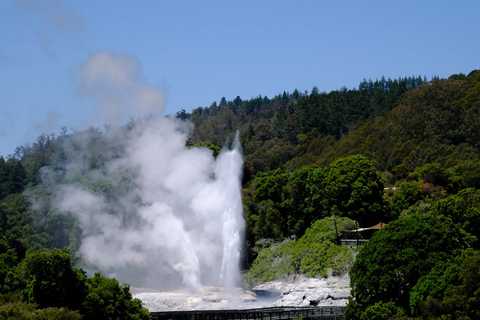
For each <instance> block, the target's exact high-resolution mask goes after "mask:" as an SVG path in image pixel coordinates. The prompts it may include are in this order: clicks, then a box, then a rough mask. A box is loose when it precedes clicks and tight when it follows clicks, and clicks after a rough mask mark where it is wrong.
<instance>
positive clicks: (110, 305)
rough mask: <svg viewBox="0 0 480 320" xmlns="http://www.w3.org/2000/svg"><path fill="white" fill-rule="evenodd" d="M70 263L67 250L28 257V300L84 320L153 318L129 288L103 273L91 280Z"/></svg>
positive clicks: (34, 254) (26, 262)
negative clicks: (134, 297) (74, 312)
mask: <svg viewBox="0 0 480 320" xmlns="http://www.w3.org/2000/svg"><path fill="white" fill-rule="evenodd" d="M70 264H71V261H70V255H69V254H68V252H67V251H65V250H52V251H48V252H35V253H31V254H29V255H27V257H26V258H25V271H24V272H25V277H27V285H26V289H25V292H24V297H25V300H27V301H28V302H29V303H35V304H36V305H38V306H39V307H40V308H67V309H69V310H78V311H79V312H80V313H81V314H82V316H83V319H150V314H149V312H148V310H147V309H145V308H143V307H142V303H141V301H140V300H138V299H132V294H131V293H130V287H129V286H128V285H126V284H124V285H120V284H119V283H118V281H117V280H115V279H109V278H106V277H104V276H102V275H101V274H99V273H96V274H95V276H94V277H93V278H88V279H87V277H86V275H85V272H84V271H83V270H81V269H76V268H72V267H71V265H70ZM52 310H53V311H55V310H57V309H52ZM58 310H61V309H58ZM53 311H52V312H53ZM39 312H40V311H39ZM41 312H47V313H48V312H50V311H48V309H45V311H41ZM55 312H60V311H55ZM67 314H69V313H68V312H67Z"/></svg>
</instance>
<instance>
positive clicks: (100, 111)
mask: <svg viewBox="0 0 480 320" xmlns="http://www.w3.org/2000/svg"><path fill="white" fill-rule="evenodd" d="M80 70H81V77H80V78H81V81H80V85H79V88H78V94H79V95H80V96H82V97H86V98H88V99H93V100H94V101H96V105H97V112H96V114H95V115H94V116H93V118H95V119H97V120H100V121H101V120H110V121H109V122H108V123H111V124H109V125H106V126H105V128H104V130H100V129H99V128H95V127H90V128H88V129H86V130H81V131H75V132H73V133H72V134H68V135H66V134H65V135H63V136H60V137H59V138H58V139H57V146H56V149H55V154H54V155H53V156H52V158H53V162H52V163H51V164H50V166H47V167H43V168H42V169H41V171H40V174H41V180H42V183H41V184H40V185H39V186H37V187H36V188H35V190H34V191H32V192H30V199H31V202H32V204H33V207H34V208H37V209H40V208H41V209H42V210H45V211H52V210H53V211H57V212H59V213H62V214H66V215H70V216H73V217H75V218H76V219H77V220H78V226H77V227H78V232H77V237H76V239H75V241H73V242H74V244H73V245H72V249H73V251H74V252H73V253H74V254H75V256H76V258H77V259H78V260H79V263H80V264H81V266H82V267H83V268H84V269H85V270H87V271H89V272H96V271H100V272H102V273H103V274H106V275H109V274H112V275H114V276H115V277H116V278H117V279H118V280H119V281H120V282H125V283H129V284H131V285H134V286H144V287H149V288H156V289H162V290H169V289H178V288H181V287H183V288H188V289H189V290H193V291H200V290H202V287H203V286H204V285H225V286H227V287H234V286H236V285H237V284H238V283H239V280H240V276H239V258H240V257H239V248H240V244H241V242H242V237H243V229H244V222H243V215H242V203H241V193H240V188H241V172H242V165H243V157H242V151H241V146H240V143H239V140H238V137H237V138H236V139H235V140H234V141H233V143H232V144H231V148H229V145H228V144H226V145H225V147H224V148H223V149H222V151H221V152H220V154H219V155H218V156H217V157H216V158H215V157H214V156H213V153H212V151H210V150H209V149H208V148H196V147H193V148H190V147H187V146H186V142H187V139H188V135H189V133H190V132H191V130H192V125H191V124H189V123H186V122H184V121H180V120H178V119H176V118H175V117H164V116H163V115H162V113H163V110H164V108H163V107H164V106H163V104H164V97H163V94H162V92H161V91H160V90H159V89H158V88H157V87H155V86H152V85H149V84H147V83H146V82H145V81H144V77H143V75H142V72H141V65H140V63H139V61H138V59H136V58H134V57H131V56H128V55H119V54H115V53H113V52H110V51H101V52H97V53H94V54H92V55H91V56H90V57H88V59H86V61H85V62H84V63H83V65H82V67H81V69H80ZM127 115H128V116H137V118H131V120H130V121H129V122H128V123H127V124H126V125H121V124H120V123H121V122H122V120H124V119H125V118H127ZM45 195H48V196H45Z"/></svg>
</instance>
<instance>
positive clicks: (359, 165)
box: [307, 155, 387, 226]
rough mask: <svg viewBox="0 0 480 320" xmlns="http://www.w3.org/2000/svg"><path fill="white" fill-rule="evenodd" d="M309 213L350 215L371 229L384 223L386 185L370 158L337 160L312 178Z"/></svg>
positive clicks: (308, 182)
mask: <svg viewBox="0 0 480 320" xmlns="http://www.w3.org/2000/svg"><path fill="white" fill-rule="evenodd" d="M307 189H308V191H309V196H310V198H309V201H308V203H309V208H308V210H309V212H310V214H311V215H312V216H313V217H317V219H318V218H321V217H325V216H329V215H330V214H338V215H341V216H347V217H349V218H351V219H355V220H357V221H360V224H361V226H370V225H373V224H376V223H378V222H379V221H381V220H382V219H383V218H384V216H385V213H386V210H387V201H386V198H385V196H384V193H383V183H382V182H381V178H380V175H379V174H378V172H377V171H376V169H375V167H374V166H373V165H372V164H371V162H370V161H368V159H366V158H365V157H362V156H360V155H358V156H350V157H346V158H343V159H340V160H337V161H335V162H334V163H332V164H331V165H329V166H327V167H326V168H325V169H317V170H315V171H313V172H311V173H310V174H309V176H308V181H307Z"/></svg>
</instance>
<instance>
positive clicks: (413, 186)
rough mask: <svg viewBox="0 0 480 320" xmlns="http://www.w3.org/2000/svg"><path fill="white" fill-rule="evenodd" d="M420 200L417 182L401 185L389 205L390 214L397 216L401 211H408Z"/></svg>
mask: <svg viewBox="0 0 480 320" xmlns="http://www.w3.org/2000/svg"><path fill="white" fill-rule="evenodd" d="M421 199H422V192H421V190H420V186H419V185H418V183H417V182H415V181H410V182H405V183H402V184H401V185H400V187H399V188H398V189H397V191H396V192H395V195H394V196H393V199H392V204H391V210H392V213H393V214H394V215H395V216H398V215H399V214H400V212H402V210H405V209H408V208H409V207H410V206H413V205H414V204H415V203H417V202H418V201H420V200H421Z"/></svg>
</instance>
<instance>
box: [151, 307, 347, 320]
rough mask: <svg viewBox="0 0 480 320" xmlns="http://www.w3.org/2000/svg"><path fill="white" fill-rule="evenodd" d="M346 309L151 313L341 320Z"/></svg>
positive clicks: (168, 318)
mask: <svg viewBox="0 0 480 320" xmlns="http://www.w3.org/2000/svg"><path fill="white" fill-rule="evenodd" d="M344 312H345V307H298V308H296V307H281V308H260V309H245V310H198V311H162V312H151V315H152V320H260V319H261V320H281V319H284V320H288V319H299V318H301V319H317V320H341V319H343V317H344Z"/></svg>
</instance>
